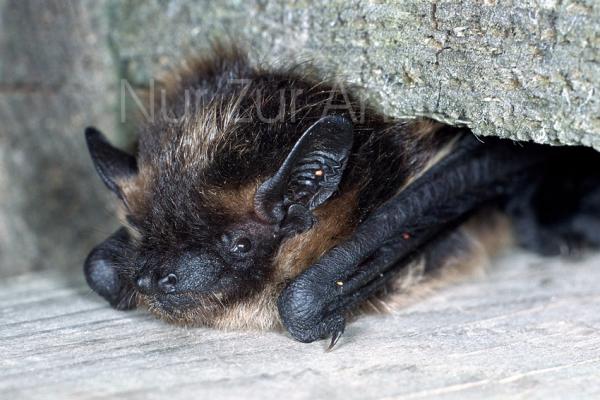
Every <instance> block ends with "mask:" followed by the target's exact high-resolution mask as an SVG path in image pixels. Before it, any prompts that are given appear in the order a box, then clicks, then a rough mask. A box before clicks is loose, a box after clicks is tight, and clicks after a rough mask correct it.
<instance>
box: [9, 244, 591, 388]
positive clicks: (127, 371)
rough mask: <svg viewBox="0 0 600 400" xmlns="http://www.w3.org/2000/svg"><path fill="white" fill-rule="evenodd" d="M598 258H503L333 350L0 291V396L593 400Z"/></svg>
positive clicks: (74, 291) (66, 286) (52, 292)
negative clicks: (484, 271) (487, 270)
mask: <svg viewBox="0 0 600 400" xmlns="http://www.w3.org/2000/svg"><path fill="white" fill-rule="evenodd" d="M599 266H600V255H595V256H592V257H588V258H586V259H584V260H582V261H579V262H566V261H561V260H556V259H552V260H546V259H540V258H537V257H534V256H532V255H528V254H517V255H511V256H505V257H503V258H502V259H500V260H499V261H498V263H496V264H495V266H494V267H493V269H492V270H491V271H490V273H489V275H488V276H487V277H485V278H479V279H476V280H473V281H470V282H465V283H462V284H459V285H455V286H452V287H449V288H447V289H445V290H442V291H440V292H438V293H437V294H435V295H433V296H431V297H430V298H428V299H426V300H424V301H422V302H420V303H418V304H415V305H413V306H410V307H408V308H407V309H404V310H403V311H401V312H398V313H396V314H394V315H387V316H369V317H365V318H362V319H361V320H359V321H357V322H356V323H353V324H351V325H350V326H349V327H348V330H347V333H346V335H345V336H344V337H343V338H342V340H341V342H340V343H339V345H338V347H337V348H336V349H335V350H334V351H333V352H331V353H326V352H325V351H324V348H325V343H313V344H309V345H305V344H301V343H297V342H294V341H292V340H291V339H289V338H288V337H286V336H285V335H283V334H281V333H276V332H267V333H255V332H241V333H240V332H220V331H214V330H210V329H201V328H196V329H184V328H177V327H173V326H168V325H166V324H164V323H162V322H159V321H156V320H154V319H153V318H151V317H150V316H148V315H147V314H145V313H143V312H128V313H124V312H117V311H114V310H112V309H110V308H109V307H107V306H106V305H105V304H104V303H103V302H102V301H100V299H99V298H97V297H96V296H95V295H94V294H93V293H92V292H91V291H90V290H89V289H87V288H86V287H85V285H84V284H83V283H82V282H81V281H79V280H78V277H75V278H74V279H75V280H74V281H72V280H68V279H66V278H65V277H64V276H59V275H51V274H35V275H25V276H21V277H16V278H11V279H9V280H6V281H4V282H3V283H2V284H0V354H1V356H0V393H2V395H1V396H0V397H2V398H5V399H9V398H10V399H28V398H35V399H40V398H44V399H55V398H56V399H101V398H119V399H153V398H165V397H168V398H170V399H188V398H189V399H238V398H245V399H253V398H257V399H305V398H325V397H327V398H329V399H345V400H350V399H385V398H390V399H392V398H394V399H396V398H399V399H422V398H425V399H433V398H436V399H437V398H444V399H454V398H456V399H470V398H506V397H510V398H527V399H531V398H544V399H548V398H598V396H600V333H599V328H600V313H599V312H598V311H599V307H598V304H599V303H600V289H599V285H598V283H600V268H599Z"/></svg>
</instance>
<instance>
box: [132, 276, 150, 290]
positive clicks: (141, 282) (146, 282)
mask: <svg viewBox="0 0 600 400" xmlns="http://www.w3.org/2000/svg"><path fill="white" fill-rule="evenodd" d="M135 284H136V286H137V289H138V290H139V291H140V292H142V293H150V292H151V291H152V289H153V287H152V286H153V285H152V277H151V276H150V275H142V276H139V277H138V278H137V279H136V281H135Z"/></svg>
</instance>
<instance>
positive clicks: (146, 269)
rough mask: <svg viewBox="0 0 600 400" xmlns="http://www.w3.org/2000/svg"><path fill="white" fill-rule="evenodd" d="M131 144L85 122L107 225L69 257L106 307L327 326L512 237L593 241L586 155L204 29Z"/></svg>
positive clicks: (307, 333)
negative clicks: (376, 93) (467, 123)
mask: <svg viewBox="0 0 600 400" xmlns="http://www.w3.org/2000/svg"><path fill="white" fill-rule="evenodd" d="M161 90H162V94H163V96H161V99H162V100H161V106H160V108H161V110H160V111H161V112H160V113H159V114H160V115H159V116H158V117H156V118H154V119H146V120H141V121H140V123H139V139H138V144H137V150H136V153H135V155H132V154H129V153H127V152H125V151H123V150H120V149H118V148H116V147H114V146H112V145H111V144H110V143H109V142H108V141H107V139H106V137H105V136H104V135H103V134H102V133H101V132H100V131H98V130H97V129H95V128H92V127H90V128H87V129H86V132H85V137H86V141H87V145H88V149H89V152H90V155H91V158H92V160H93V163H94V166H95V168H96V170H97V172H98V174H99V175H100V178H101V179H102V181H103V182H104V184H105V185H106V186H107V187H108V189H110V190H111V191H112V192H114V193H115V194H116V196H117V197H118V199H119V202H118V203H119V215H120V218H121V222H122V226H121V227H120V228H119V229H118V230H117V231H116V232H115V233H114V234H112V235H111V236H110V237H109V238H107V239H106V240H105V241H104V242H102V243H101V244H99V245H98V246H96V247H95V248H94V249H93V250H92V251H91V253H90V254H89V256H88V258H87V259H86V261H85V264H84V272H85V276H86V279H87V282H88V284H89V286H90V287H91V288H92V289H93V290H94V291H95V292H96V293H98V294H99V295H100V296H102V297H103V298H104V299H106V300H107V301H108V302H109V303H110V304H111V305H112V306H113V307H114V308H116V309H120V310H125V309H131V308H134V307H145V308H147V309H148V310H149V311H150V312H151V313H153V314H155V315H156V316H158V317H159V318H161V319H163V320H165V321H168V322H172V323H177V324H184V325H203V326H211V327H216V328H227V329H229V328H237V329H277V328H281V327H283V328H285V329H287V331H288V332H289V334H290V335H291V336H292V337H293V338H294V339H296V340H298V341H301V342H312V341H315V340H319V339H324V338H327V337H331V345H330V347H333V346H334V345H335V343H336V342H337V340H338V339H339V337H340V336H341V335H342V333H343V332H344V328H345V325H346V321H347V320H348V319H349V318H354V317H355V316H356V315H358V314H359V313H360V311H361V310H365V309H367V308H375V309H377V310H386V309H389V308H393V307H395V306H398V305H399V304H401V303H402V301H404V300H406V299H410V298H414V297H418V292H419V288H427V287H429V286H428V285H430V286H431V285H433V286H435V285H438V284H441V283H443V282H447V281H451V280H453V279H454V278H455V277H459V276H462V275H464V274H467V273H472V272H473V271H476V270H477V269H478V268H480V267H481V265H482V264H484V260H485V257H486V256H487V255H493V254H494V253H495V252H496V251H497V250H498V249H500V248H503V247H505V246H509V245H510V244H511V243H512V244H517V245H520V246H523V247H525V248H528V249H531V250H534V251H537V252H539V253H541V254H544V255H560V254H566V253H569V252H573V251H577V250H578V249H585V248H588V247H595V246H598V245H599V244H600V168H599V167H600V155H599V154H598V153H597V152H595V151H594V150H592V149H589V148H583V147H553V146H546V145H539V144H534V143H523V142H514V141H510V140H503V139H499V138H492V137H486V138H481V139H480V138H477V137H476V136H474V135H473V134H472V133H471V132H470V131H469V130H468V129H466V128H461V127H452V126H448V125H444V124H441V123H438V122H435V121H431V120H427V119H419V120H399V119H395V118H391V117H389V116H386V115H384V114H383V113H381V112H379V111H377V110H376V109H375V108H374V107H372V106H370V105H369V104H367V103H366V102H365V101H362V100H361V98H360V97H359V96H357V95H356V90H355V89H354V88H353V87H352V86H351V85H348V84H345V83H343V82H338V81H336V80H323V79H320V78H319V77H318V76H315V75H314V74H313V73H311V72H307V69H303V68H300V67H298V66H296V67H290V68H280V69H268V68H262V67H257V66H254V65H252V64H251V63H250V62H249V61H248V58H247V56H246V55H245V54H244V52H243V51H241V50H238V49H232V48H227V47H224V46H216V47H215V51H214V52H213V54H211V55H209V56H206V57H202V58H199V59H196V60H193V61H188V62H187V63H186V64H185V65H184V66H183V67H182V68H181V69H180V70H178V71H177V72H175V73H174V74H172V76H171V77H170V78H169V79H167V80H166V81H165V82H164V83H163V86H162V89H161Z"/></svg>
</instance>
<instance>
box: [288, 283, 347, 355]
mask: <svg viewBox="0 0 600 400" xmlns="http://www.w3.org/2000/svg"><path fill="white" fill-rule="evenodd" d="M314 289H315V288H314V287H310V285H303V281H296V282H293V283H292V284H291V285H290V286H289V287H288V288H286V290H284V292H283V293H282V296H281V297H280V298H279V302H278V307H279V315H280V316H281V318H282V320H283V323H284V325H285V327H286V328H287V330H288V331H289V333H290V335H291V336H292V337H293V338H294V339H296V340H298V341H300V342H303V343H310V342H314V341H316V340H320V339H325V338H327V337H331V343H330V345H329V349H332V348H333V347H334V346H335V344H336V343H337V342H338V340H339V338H340V337H341V335H342V333H343V332H344V328H345V326H346V321H345V319H344V317H343V315H342V314H341V310H337V309H335V308H333V307H331V304H328V303H327V302H325V299H327V298H328V297H329V296H327V295H324V294H323V293H316V292H315V290H314ZM332 289H333V290H334V289H335V288H332Z"/></svg>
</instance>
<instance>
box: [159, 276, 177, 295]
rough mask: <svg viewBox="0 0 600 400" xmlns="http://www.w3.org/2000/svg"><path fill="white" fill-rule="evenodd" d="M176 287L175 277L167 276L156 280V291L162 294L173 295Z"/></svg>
mask: <svg viewBox="0 0 600 400" xmlns="http://www.w3.org/2000/svg"><path fill="white" fill-rule="evenodd" d="M176 285H177V275H175V274H169V275H167V276H165V277H163V278H160V279H159V280H158V289H159V290H160V291H161V292H163V293H167V294H168V293H173V292H175V287H176Z"/></svg>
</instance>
